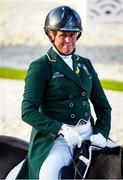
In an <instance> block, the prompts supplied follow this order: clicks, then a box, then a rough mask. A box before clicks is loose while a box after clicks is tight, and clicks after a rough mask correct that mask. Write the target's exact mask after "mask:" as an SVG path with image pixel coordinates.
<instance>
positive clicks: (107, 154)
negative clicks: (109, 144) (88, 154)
mask: <svg viewBox="0 0 123 180" xmlns="http://www.w3.org/2000/svg"><path fill="white" fill-rule="evenodd" d="M120 152H121V148H120V147H118V148H112V149H110V148H109V149H104V150H100V151H99V150H98V151H94V152H93V155H92V162H91V166H90V170H89V172H88V176H87V178H97V179H100V178H101V179H114V178H115V179H121V178H122V173H121V171H122V170H123V169H122V170H121V160H122V158H121V155H120ZM122 163H123V162H122ZM122 165H123V164H122Z"/></svg>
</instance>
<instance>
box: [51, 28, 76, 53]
mask: <svg viewBox="0 0 123 180" xmlns="http://www.w3.org/2000/svg"><path fill="white" fill-rule="evenodd" d="M50 35H51V38H52V40H53V43H54V45H55V46H56V48H57V49H58V50H59V51H60V52H61V53H63V54H66V55H67V54H70V53H71V52H72V51H73V50H74V49H75V47H76V41H77V33H76V32H62V31H57V32H55V33H51V34H50Z"/></svg>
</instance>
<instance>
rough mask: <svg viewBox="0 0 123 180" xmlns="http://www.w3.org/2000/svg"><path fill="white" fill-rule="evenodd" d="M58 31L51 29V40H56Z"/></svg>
mask: <svg viewBox="0 0 123 180" xmlns="http://www.w3.org/2000/svg"><path fill="white" fill-rule="evenodd" d="M56 34H57V32H56V31H49V34H48V35H49V38H50V40H51V42H53V41H54V40H55V36H56Z"/></svg>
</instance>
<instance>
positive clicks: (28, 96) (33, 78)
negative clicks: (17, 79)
mask: <svg viewBox="0 0 123 180" xmlns="http://www.w3.org/2000/svg"><path fill="white" fill-rule="evenodd" d="M48 76H49V75H48V64H47V63H46V62H45V61H41V60H40V61H34V62H32V63H31V65H30V67H29V69H28V71H27V75H26V78H25V88H24V98H23V101H22V119H23V121H25V122H26V123H28V124H29V125H31V126H32V127H34V128H35V129H36V130H37V131H39V132H41V133H44V134H48V133H49V134H53V135H56V134H57V133H58V131H59V129H60V128H61V123H60V122H58V121H56V120H54V119H51V118H49V117H48V116H46V115H45V114H44V113H43V112H40V111H39V108H40V106H41V104H42V102H43V96H44V94H45V93H44V92H45V88H46V85H47V82H48Z"/></svg>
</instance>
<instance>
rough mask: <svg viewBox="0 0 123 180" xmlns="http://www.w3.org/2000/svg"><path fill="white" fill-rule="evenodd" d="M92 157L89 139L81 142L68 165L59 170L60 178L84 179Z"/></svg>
mask: <svg viewBox="0 0 123 180" xmlns="http://www.w3.org/2000/svg"><path fill="white" fill-rule="evenodd" d="M91 158H92V146H91V142H90V141H89V140H86V141H84V142H83V143H82V145H81V147H80V148H76V149H75V152H74V156H73V158H72V162H71V164H70V165H69V166H64V167H63V168H62V169H61V171H60V176H61V177H60V178H61V179H85V176H86V174H87V172H88V169H89V166H90V163H91Z"/></svg>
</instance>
